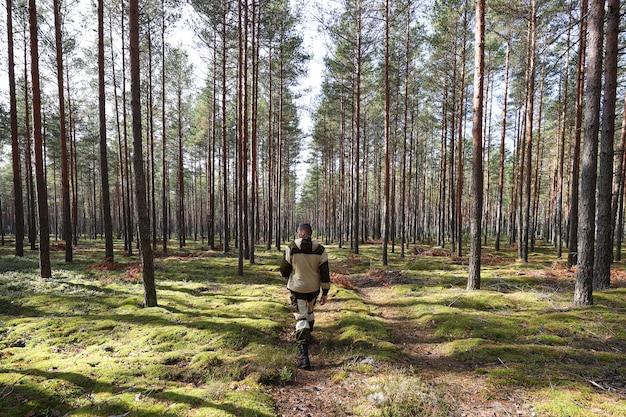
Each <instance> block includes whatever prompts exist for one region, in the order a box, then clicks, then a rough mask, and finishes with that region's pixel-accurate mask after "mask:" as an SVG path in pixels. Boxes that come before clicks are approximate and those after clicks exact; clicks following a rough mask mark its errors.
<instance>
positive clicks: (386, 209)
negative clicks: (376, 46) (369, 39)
mask: <svg viewBox="0 0 626 417" xmlns="http://www.w3.org/2000/svg"><path fill="white" fill-rule="evenodd" d="M390 89H391V86H390V85H389V0H386V1H385V168H384V173H383V175H384V178H385V189H384V205H383V245H382V248H383V259H382V263H383V266H386V265H388V263H389V261H388V259H387V245H388V242H389V227H390V222H389V210H390V206H391V201H390V186H389V181H390V178H389V176H390V175H391V172H390V167H389V165H390V162H389V152H390V149H389V148H390V143H389V142H390V140H391V139H390V131H389V130H390V128H389V116H390V115H389V113H390V111H391V109H390V106H389V95H390V91H389V90H390Z"/></svg>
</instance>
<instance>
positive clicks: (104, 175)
mask: <svg viewBox="0 0 626 417" xmlns="http://www.w3.org/2000/svg"><path fill="white" fill-rule="evenodd" d="M55 1H58V0H55ZM57 30H58V29H57ZM57 42H59V41H57ZM59 46H60V45H59ZM61 65H62V64H61ZM104 84H105V81H104V0H98V96H99V97H98V110H99V115H100V171H101V178H100V179H101V182H102V216H103V220H104V242H105V251H104V257H105V258H107V259H109V260H111V261H112V260H113V222H112V220H111V196H110V190H109V160H108V156H107V132H106V97H105V90H104ZM61 114H63V113H61ZM61 126H63V122H61ZM61 140H63V141H64V139H63V136H62V139H61ZM63 156H64V157H65V154H63ZM67 194H68V195H67V196H68V198H69V185H68V190H67ZM65 210H66V209H65V206H64V209H63V211H64V212H65ZM67 213H68V215H69V202H68V203H67ZM67 228H71V225H67V226H66V230H69V229H67ZM66 240H67V238H66Z"/></svg>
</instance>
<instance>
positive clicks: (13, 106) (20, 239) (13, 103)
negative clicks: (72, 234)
mask: <svg viewBox="0 0 626 417" xmlns="http://www.w3.org/2000/svg"><path fill="white" fill-rule="evenodd" d="M7 38H8V40H7V50H8V55H9V61H8V66H9V109H10V117H11V155H12V161H13V198H14V204H15V256H20V257H22V256H24V194H23V189H22V168H21V157H20V140H19V132H18V121H17V97H16V85H15V59H14V54H13V1H12V0H7Z"/></svg>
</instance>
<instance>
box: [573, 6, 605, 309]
mask: <svg viewBox="0 0 626 417" xmlns="http://www.w3.org/2000/svg"><path fill="white" fill-rule="evenodd" d="M604 3H605V2H604V0H596V1H592V2H591V6H590V8H589V45H588V48H587V49H588V52H587V55H588V57H589V61H588V62H589V65H588V67H587V74H588V75H587V79H588V83H587V89H586V91H585V136H584V141H583V147H582V167H581V184H580V185H581V188H580V213H579V216H578V231H579V236H578V271H577V274H576V285H575V289H574V304H575V305H578V306H583V305H592V304H593V272H594V271H593V266H594V239H595V231H596V226H595V215H596V182H597V168H598V160H597V158H598V132H599V121H600V97H601V95H602V47H603V34H604V33H603V30H604Z"/></svg>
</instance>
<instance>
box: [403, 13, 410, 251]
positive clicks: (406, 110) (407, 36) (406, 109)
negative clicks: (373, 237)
mask: <svg viewBox="0 0 626 417" xmlns="http://www.w3.org/2000/svg"><path fill="white" fill-rule="evenodd" d="M404 45H405V49H406V57H405V61H404V114H403V119H404V124H403V126H402V133H403V138H402V139H403V140H402V146H403V149H402V183H401V185H400V187H401V190H400V198H401V201H400V207H401V214H400V219H401V220H400V222H401V229H400V233H401V235H400V245H401V249H400V258H401V259H404V246H405V244H406V231H407V228H408V225H409V222H408V219H407V216H406V195H407V193H408V192H409V190H408V189H407V181H406V177H407V152H408V149H407V146H408V145H407V142H409V140H408V137H407V136H408V131H409V122H408V117H409V82H410V78H409V77H410V70H409V68H410V61H411V55H410V48H411V5H410V3H409V4H408V6H407V8H406V32H405V42H404ZM412 140H413V137H412V136H411V141H412ZM410 150H411V152H412V151H413V147H411V149H410ZM407 246H408V245H407Z"/></svg>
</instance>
